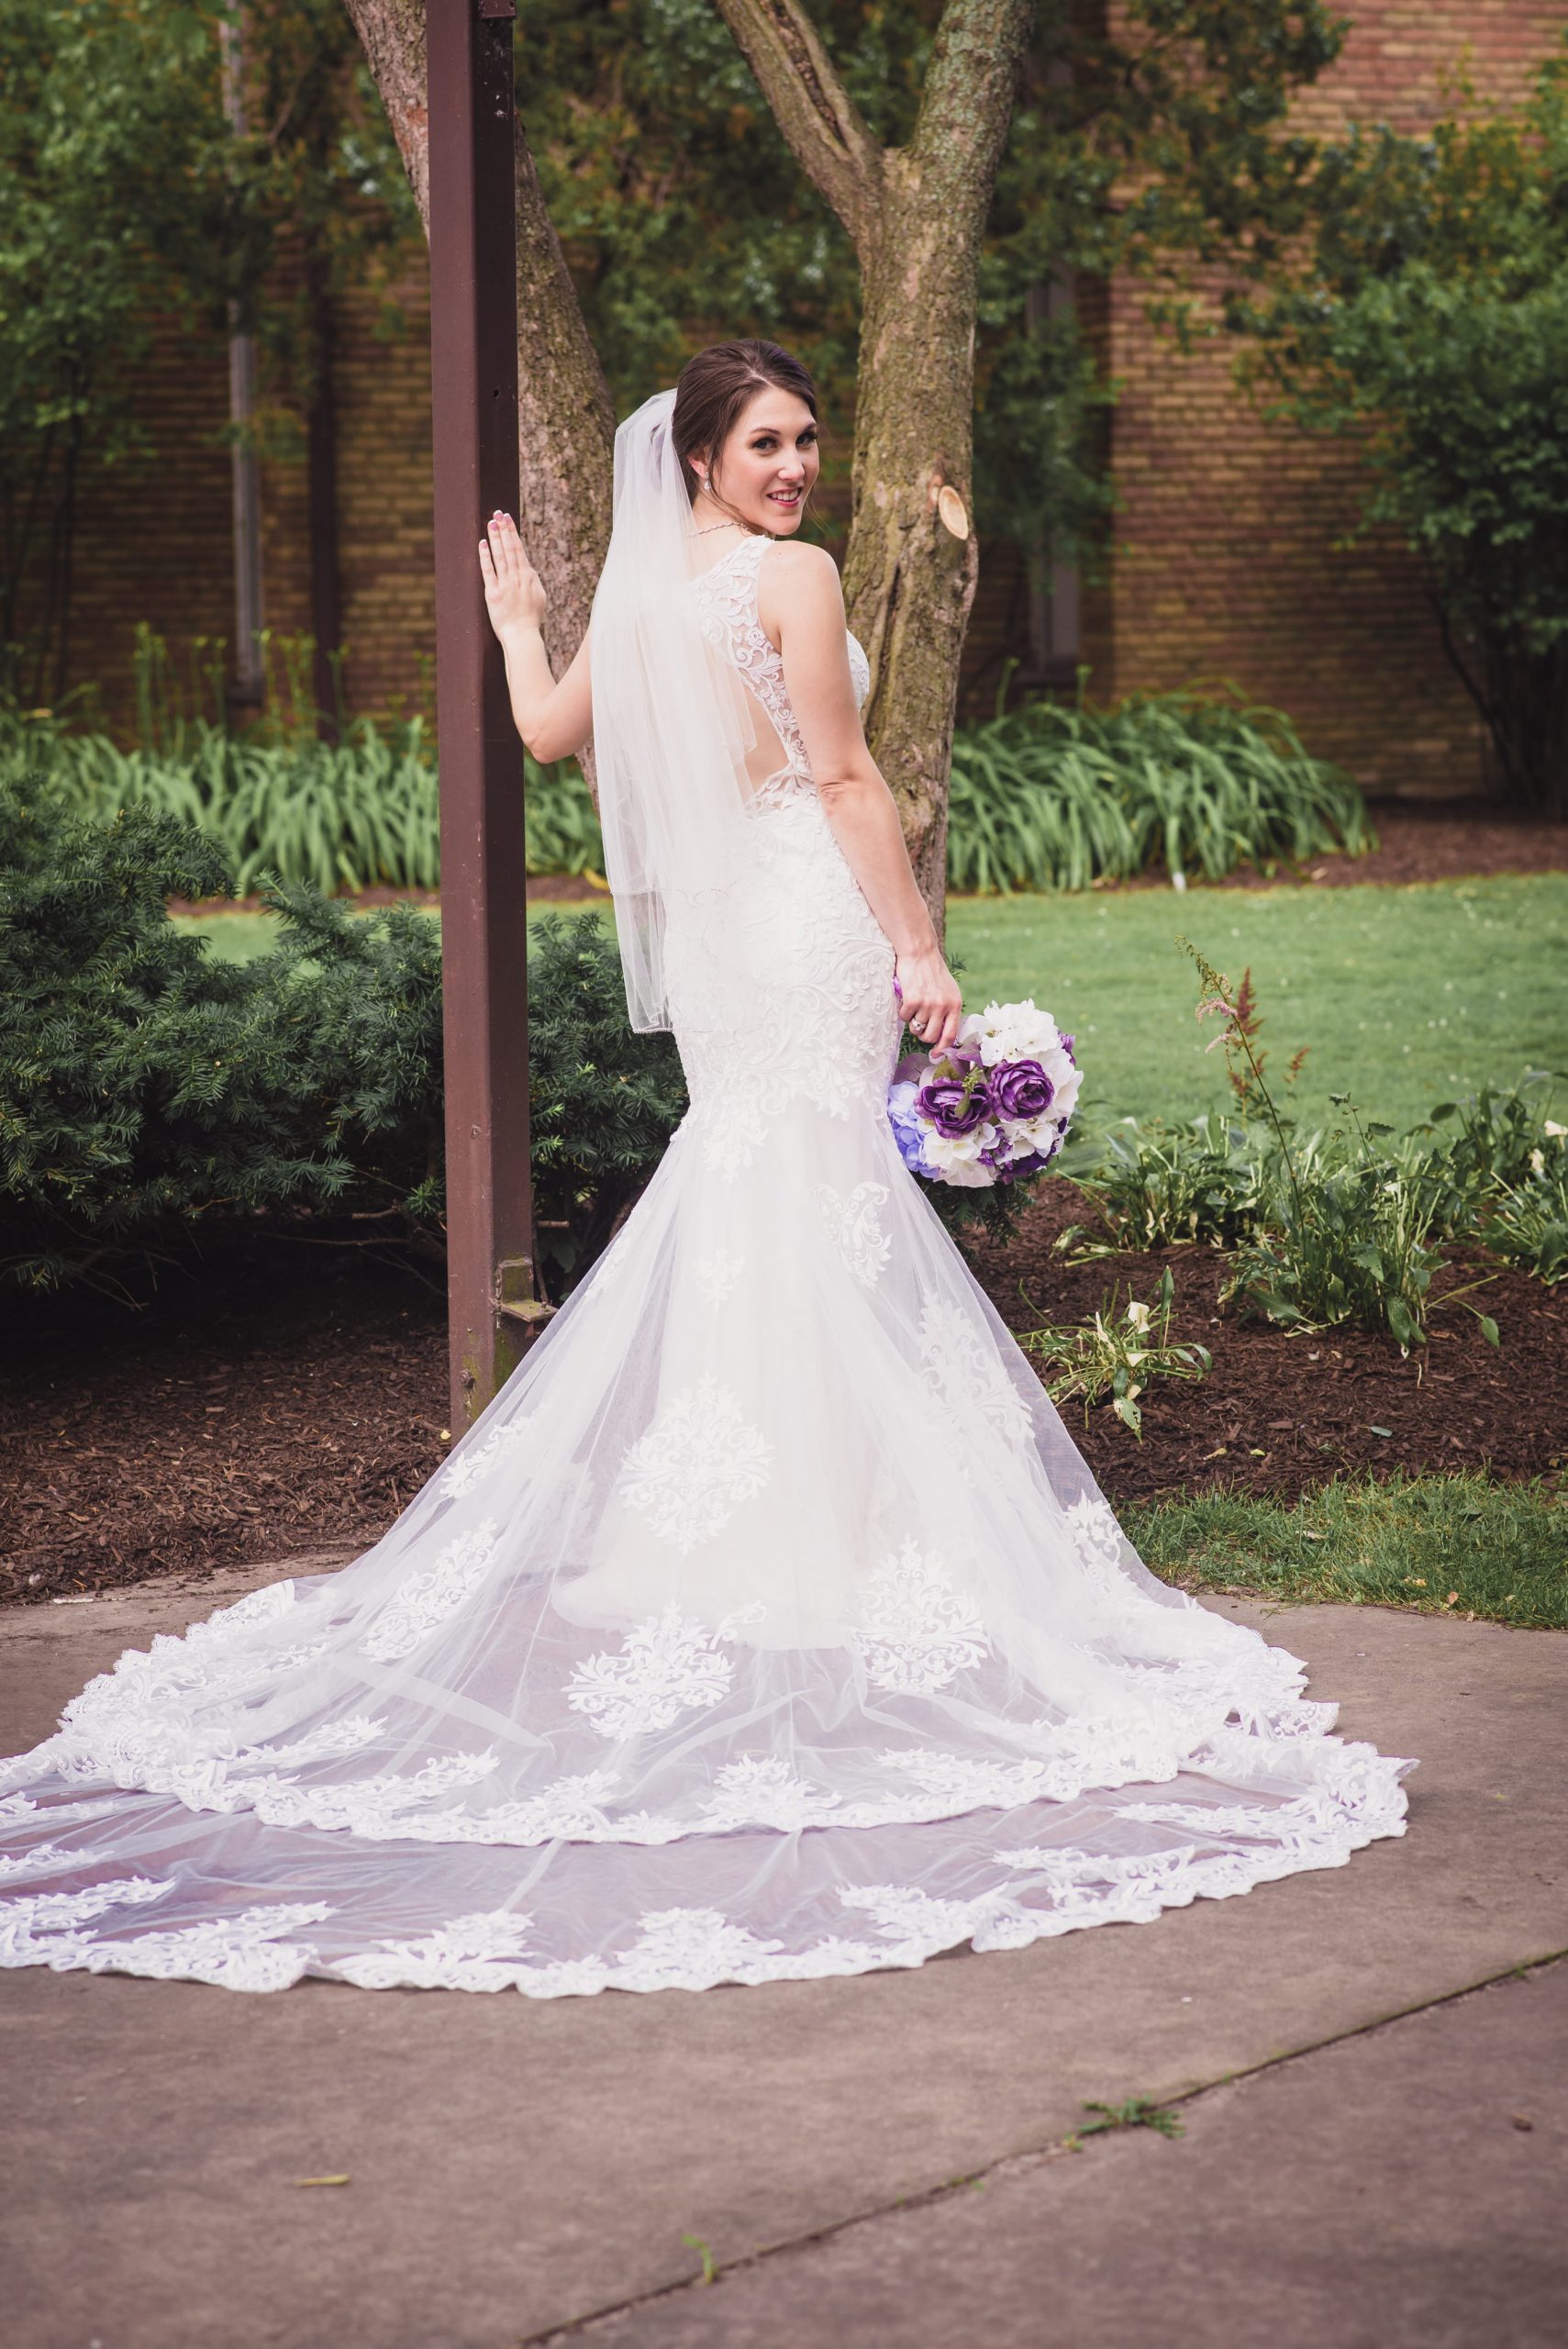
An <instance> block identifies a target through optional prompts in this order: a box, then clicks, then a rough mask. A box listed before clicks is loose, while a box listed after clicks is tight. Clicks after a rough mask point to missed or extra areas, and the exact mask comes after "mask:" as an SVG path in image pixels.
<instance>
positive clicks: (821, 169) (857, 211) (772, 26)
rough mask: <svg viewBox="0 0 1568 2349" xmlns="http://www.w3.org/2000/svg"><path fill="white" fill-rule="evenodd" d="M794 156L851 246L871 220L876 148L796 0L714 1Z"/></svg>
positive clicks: (875, 201)
mask: <svg viewBox="0 0 1568 2349" xmlns="http://www.w3.org/2000/svg"><path fill="white" fill-rule="evenodd" d="M714 6H716V7H717V10H718V13H719V15H720V16H721V17H723V18H724V21H725V23H726V24H727V25H728V28H729V30H730V33H731V34H732V36H733V38H734V40H735V45H736V47H737V48H738V49H739V50H740V54H741V55H742V57H744V59H745V60H746V62H747V64H748V65H749V66H750V67H751V72H752V74H753V76H754V78H755V80H756V83H757V87H758V88H759V90H761V92H762V96H763V98H764V100H765V101H766V103H767V106H768V108H769V111H770V112H771V113H772V115H773V119H774V121H775V122H776V123H777V124H778V127H779V128H780V129H781V130H782V131H783V133H784V137H785V139H788V141H789V144H790V146H791V148H792V149H793V150H794V153H795V160H796V161H797V162H798V163H799V164H800V167H801V169H802V170H803V171H804V172H805V173H806V174H807V175H808V177H809V178H811V179H812V180H813V181H814V182H815V183H816V184H817V187H819V188H820V189H821V191H822V194H823V195H825V196H826V197H827V199H828V203H829V204H830V205H831V206H832V207H833V209H834V211H835V212H836V213H837V214H838V216H839V217H840V220H841V221H842V222H843V224H844V226H845V228H847V229H848V230H849V232H850V235H851V237H852V238H853V239H854V241H855V244H856V246H857V248H860V249H862V250H863V248H864V245H865V241H866V239H868V238H869V237H870V236H871V234H872V232H873V229H874V228H875V225H876V217H877V211H878V207H879V203H880V198H881V189H882V148H881V146H880V145H879V144H878V142H877V140H876V139H874V138H873V135H872V132H871V130H870V128H869V127H868V126H867V124H866V121H865V118H864V117H863V116H862V113H861V111H860V108H859V107H858V106H856V105H855V103H854V101H853V99H852V98H851V96H850V94H849V92H848V91H847V90H846V89H845V87H844V85H843V83H842V82H841V81H840V78H839V72H838V69H837V67H836V66H835V65H834V63H833V61H832V59H831V58H830V57H829V56H828V51H827V50H826V49H825V48H824V47H823V44H822V39H821V36H820V35H819V34H818V32H817V28H816V26H815V25H814V24H813V23H812V21H811V19H810V17H808V16H807V15H806V11H805V9H804V8H803V7H802V6H800V0H714Z"/></svg>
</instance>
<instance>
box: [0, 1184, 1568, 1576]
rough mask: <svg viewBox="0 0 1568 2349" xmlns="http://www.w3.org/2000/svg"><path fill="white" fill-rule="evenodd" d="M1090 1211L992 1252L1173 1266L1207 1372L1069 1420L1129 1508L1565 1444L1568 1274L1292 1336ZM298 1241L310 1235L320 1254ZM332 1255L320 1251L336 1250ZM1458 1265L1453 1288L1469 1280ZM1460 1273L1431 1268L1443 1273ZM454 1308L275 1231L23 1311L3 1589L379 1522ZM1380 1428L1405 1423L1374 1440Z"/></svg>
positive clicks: (395, 1491) (13, 1383)
mask: <svg viewBox="0 0 1568 2349" xmlns="http://www.w3.org/2000/svg"><path fill="white" fill-rule="evenodd" d="M1084 1214H1085V1203H1084V1200H1083V1199H1082V1197H1081V1196H1080V1195H1079V1194H1077V1193H1076V1192H1075V1191H1074V1190H1073V1186H1071V1185H1069V1184H1067V1183H1065V1182H1061V1183H1057V1184H1053V1185H1050V1186H1047V1187H1046V1191H1045V1194H1044V1196H1043V1197H1042V1198H1041V1199H1040V1201H1039V1202H1038V1203H1037V1205H1036V1206H1035V1207H1034V1208H1031V1209H1030V1211H1029V1216H1028V1218H1027V1219H1026V1222H1025V1226H1024V1229H1023V1230H1022V1231H1021V1232H1020V1234H1019V1236H1018V1239H1017V1241H1015V1242H1014V1243H1013V1245H1012V1246H1011V1247H1010V1248H1008V1249H1006V1250H1005V1251H993V1252H990V1253H988V1254H987V1255H986V1256H985V1257H984V1259H983V1261H982V1264H981V1267H980V1269H981V1272H982V1276H983V1278H984V1282H985V1286H986V1287H987V1288H988V1290H989V1291H990V1293H991V1295H992V1297H994V1298H995V1302H996V1305H997V1307H998V1308H999V1310H1000V1311H1001V1312H1002V1313H1003V1314H1004V1315H1005V1317H1006V1319H1007V1320H1008V1321H1009V1322H1010V1323H1011V1324H1012V1326H1013V1327H1014V1328H1015V1329H1018V1330H1029V1329H1030V1328H1033V1327H1035V1326H1037V1324H1038V1320H1039V1318H1040V1315H1039V1312H1038V1311H1036V1310H1033V1309H1031V1308H1030V1306H1029V1303H1027V1302H1026V1298H1029V1299H1033V1300H1034V1301H1035V1305H1036V1307H1038V1308H1040V1309H1042V1310H1043V1311H1044V1312H1045V1313H1046V1314H1047V1315H1048V1316H1049V1318H1050V1319H1053V1320H1071V1319H1078V1318H1080V1317H1082V1316H1085V1315H1087V1314H1088V1313H1089V1312H1091V1311H1092V1310H1093V1308H1094V1307H1095V1305H1096V1304H1097V1303H1098V1302H1099V1300H1100V1298H1101V1297H1102V1296H1103V1294H1104V1292H1105V1291H1106V1289H1107V1288H1108V1287H1109V1286H1110V1285H1111V1282H1112V1281H1113V1280H1116V1281H1118V1282H1119V1283H1120V1284H1121V1286H1122V1290H1123V1294H1124V1296H1125V1294H1126V1291H1127V1286H1128V1284H1129V1281H1130V1284H1131V1287H1132V1291H1133V1293H1134V1294H1135V1295H1137V1296H1140V1297H1150V1296H1151V1295H1152V1293H1153V1290H1154V1287H1155V1286H1156V1284H1157V1282H1158V1279H1159V1275H1160V1271H1161V1268H1162V1264H1164V1263H1166V1262H1169V1264H1171V1266H1172V1270H1173V1277H1174V1280H1175V1286H1176V1295H1177V1300H1178V1302H1177V1317H1176V1322H1175V1325H1174V1333H1175V1334H1176V1335H1177V1336H1178V1337H1183V1336H1184V1337H1193V1338H1198V1339H1201V1340H1202V1341H1204V1342H1205V1343H1206V1344H1207V1345H1208V1346H1209V1347H1210V1349H1211V1351H1212V1353H1213V1354H1214V1369H1213V1371H1212V1372H1211V1374H1210V1375H1209V1376H1208V1377H1207V1378H1206V1379H1204V1380H1203V1381H1202V1382H1201V1383H1200V1384H1198V1385H1195V1386H1188V1385H1185V1384H1183V1383H1178V1382H1176V1381H1174V1380H1160V1381H1156V1382H1155V1384H1154V1386H1152V1388H1151V1390H1150V1392H1149V1393H1148V1395H1147V1396H1146V1397H1144V1398H1143V1427H1144V1435H1143V1441H1142V1442H1141V1443H1139V1442H1135V1441H1134V1439H1133V1437H1132V1436H1131V1435H1130V1433H1129V1431H1127V1430H1126V1429H1124V1428H1123V1427H1122V1426H1121V1425H1120V1424H1119V1422H1118V1421H1117V1420H1116V1419H1114V1418H1113V1417H1112V1416H1111V1415H1110V1414H1109V1413H1108V1412H1106V1411H1104V1410H1097V1411H1095V1413H1093V1414H1092V1415H1091V1418H1090V1420H1089V1424H1088V1426H1087V1428H1084V1425H1083V1423H1082V1413H1081V1411H1080V1410H1079V1409H1078V1408H1077V1407H1075V1406H1074V1407H1069V1416H1068V1425H1069V1428H1070V1429H1071V1431H1072V1432H1073V1436H1074V1438H1075V1439H1076V1440H1077V1441H1078V1442H1080V1443H1081V1444H1082V1446H1083V1448H1084V1452H1085V1453H1086V1454H1087V1455H1088V1458H1089V1460H1090V1462H1091V1464H1092V1465H1093V1467H1094V1469H1095V1475H1097V1476H1098V1477H1099V1478H1100V1480H1101V1481H1102V1483H1103V1484H1104V1486H1105V1487H1106V1491H1107V1492H1108V1493H1109V1494H1110V1496H1111V1497H1112V1499H1113V1500H1114V1501H1117V1502H1118V1503H1119V1502H1123V1501H1127V1500H1132V1499H1147V1498H1151V1497H1155V1496H1157V1495H1159V1494H1162V1493H1170V1492H1174V1491H1178V1490H1181V1489H1186V1490H1189V1491H1203V1490H1211V1489H1216V1488H1218V1487H1221V1486H1230V1487H1234V1488H1239V1489H1242V1490H1248V1491H1254V1492H1267V1493H1273V1494H1279V1495H1284V1496H1287V1497H1290V1496H1294V1495H1296V1494H1297V1493H1300V1492H1302V1491H1303V1490H1307V1489H1310V1488H1311V1487H1313V1486H1318V1485H1320V1484H1322V1483H1323V1482H1324V1481H1325V1480H1326V1479H1328V1478H1329V1477H1330V1476H1333V1475H1339V1474H1344V1475H1360V1474H1363V1473H1366V1472H1371V1473H1373V1474H1376V1473H1379V1472H1384V1473H1386V1472H1387V1471H1388V1470H1390V1469H1393V1468H1396V1467H1397V1468H1402V1469H1407V1470H1415V1469H1439V1468H1446V1469H1455V1468H1462V1467H1465V1468H1476V1467H1484V1468H1486V1469H1487V1470H1489V1471H1490V1472H1491V1473H1492V1474H1493V1475H1498V1476H1502V1477H1522V1476H1528V1475H1536V1474H1540V1473H1542V1472H1545V1471H1548V1470H1550V1469H1551V1468H1552V1467H1554V1466H1555V1465H1557V1464H1560V1463H1561V1462H1562V1459H1563V1456H1564V1453H1565V1451H1568V1434H1565V1432H1564V1431H1568V1292H1562V1293H1558V1294H1554V1293H1553V1292H1551V1291H1550V1290H1547V1289H1544V1288H1542V1287H1541V1286H1540V1283H1539V1282H1536V1281H1532V1280H1529V1279H1528V1278H1527V1277H1526V1276H1525V1275H1522V1274H1517V1273H1506V1274H1504V1275H1502V1277H1501V1278H1499V1279H1497V1280H1496V1281H1494V1282H1493V1283H1491V1285H1490V1286H1488V1287H1487V1288H1485V1290H1484V1291H1479V1292H1476V1293H1475V1297H1473V1299H1472V1301H1473V1302H1474V1301H1476V1298H1479V1299H1481V1300H1483V1301H1484V1302H1485V1307H1486V1309H1487V1310H1488V1311H1489V1312H1491V1313H1492V1314H1494V1315H1495V1316H1496V1319H1497V1320H1498V1321H1499V1322H1500V1323H1501V1325H1502V1330H1503V1351H1502V1353H1500V1354H1497V1353H1493V1352H1492V1350H1491V1349H1490V1348H1489V1347H1488V1346H1487V1345H1486V1344H1485V1341H1484V1340H1483V1339H1482V1337H1481V1335H1480V1332H1479V1330H1478V1329H1477V1327H1476V1324H1475V1322H1474V1320H1473V1318H1472V1316H1471V1315H1470V1314H1468V1313H1466V1312H1464V1311H1463V1310H1462V1309H1460V1308H1454V1309H1452V1310H1451V1311H1450V1312H1448V1313H1447V1314H1445V1313H1443V1312H1441V1311H1439V1313H1438V1314H1437V1316H1436V1320H1435V1327H1434V1335H1433V1340H1432V1342H1431V1344H1430V1345H1429V1347H1428V1348H1427V1350H1426V1355H1425V1357H1422V1356H1421V1355H1420V1354H1416V1355H1413V1356H1412V1357H1411V1358H1410V1359H1409V1360H1408V1361H1401V1359H1400V1356H1399V1352H1398V1349H1397V1348H1396V1346H1395V1345H1394V1344H1393V1343H1392V1341H1389V1340H1387V1339H1383V1338H1375V1337H1372V1336H1369V1335H1367V1334H1366V1333H1365V1332H1363V1331H1360V1330H1336V1331H1334V1332H1332V1333H1331V1334H1329V1335H1328V1336H1324V1337H1312V1338H1302V1337H1287V1336H1284V1335H1282V1334H1281V1333H1280V1332H1279V1331H1277V1330H1270V1329H1269V1328H1267V1327H1266V1326H1265V1325H1262V1324H1247V1323H1240V1322H1237V1321H1235V1320H1233V1319H1224V1320H1218V1319H1216V1316H1217V1312H1218V1308H1217V1303H1216V1292H1217V1289H1218V1281H1219V1275H1220V1265H1219V1261H1218V1258H1217V1257H1216V1256H1214V1255H1213V1254H1212V1253H1211V1252H1208V1251H1207V1250H1200V1249H1191V1248H1186V1249H1176V1250H1173V1251H1170V1252H1168V1254H1167V1255H1164V1256H1154V1257H1142V1256H1138V1257H1118V1258H1116V1259H1107V1260H1105V1261H1103V1262H1100V1263H1095V1264H1083V1265H1073V1264H1068V1263H1067V1262H1066V1261H1065V1259H1064V1258H1063V1257H1062V1255H1061V1254H1059V1253H1057V1252H1056V1251H1055V1249H1054V1246H1053V1242H1054V1241H1055V1238H1056V1236H1057V1234H1058V1233H1059V1232H1060V1231H1061V1230H1062V1229H1063V1228H1064V1226H1065V1225H1066V1224H1068V1223H1069V1222H1072V1221H1074V1220H1080V1219H1084ZM302 1253H303V1252H302ZM310 1253H311V1255H312V1257H313V1258H315V1257H316V1252H315V1251H311V1252H310ZM1478 1268H1479V1267H1478V1265H1477V1264H1469V1263H1467V1262H1465V1261H1464V1260H1462V1259H1460V1260H1457V1261H1456V1262H1455V1263H1454V1264H1453V1265H1452V1266H1451V1267H1450V1268H1449V1270H1448V1272H1447V1274H1446V1275H1445V1276H1444V1280H1445V1281H1446V1286H1450V1287H1452V1286H1458V1285H1459V1284H1460V1283H1461V1282H1462V1281H1463V1280H1467V1279H1470V1278H1473V1275H1474V1273H1475V1271H1476V1270H1477V1269H1478ZM1444 1280H1440V1282H1439V1283H1438V1284H1437V1285H1436V1286H1443V1285H1444ZM446 1393H447V1384H446V1329H445V1312H444V1308H443V1304H442V1300H441V1298H440V1297H439V1295H437V1294H436V1293H435V1292H434V1291H433V1290H431V1289H430V1288H428V1287H427V1286H424V1285H423V1284H422V1283H421V1282H420V1281H419V1280H418V1279H417V1278H416V1277H415V1276H414V1275H410V1274H408V1273H407V1272H399V1271H397V1270H395V1269H394V1268H391V1267H388V1266H384V1265H378V1264H365V1263H362V1262H358V1261H354V1262H347V1261H339V1259H338V1258H336V1257H335V1256H332V1255H329V1254H328V1253H326V1252H321V1254H320V1256H319V1260H318V1261H312V1262H311V1263H309V1264H300V1263H299V1262H298V1260H297V1259H296V1258H295V1259H290V1258H284V1257H283V1256H281V1255H280V1253H279V1252H278V1251H277V1250H276V1249H274V1250H272V1251H271V1252H261V1253H258V1254H257V1255H256V1256H254V1257H252V1258H250V1259H249V1260H247V1261H245V1262H244V1263H228V1264H217V1265H214V1266H212V1267H211V1268H209V1271H208V1274H207V1275H206V1279H205V1281H202V1282H200V1283H198V1281H197V1280H196V1279H195V1278H193V1277H191V1276H188V1275H187V1276H182V1275H172V1277H171V1276H167V1275H166V1276H165V1279H164V1284H163V1286H161V1289H160V1291H159V1293H158V1295H157V1296H156V1297H154V1298H153V1300H152V1301H151V1302H150V1304H149V1305H148V1306H147V1307H146V1308H144V1309H143V1310H142V1311H141V1312H140V1313H139V1314H137V1315H135V1316H134V1317H133V1316H130V1315H128V1313H127V1312H126V1311H125V1309H124V1308H119V1307H116V1306H112V1305H107V1304H105V1303H104V1302H103V1301H102V1300H98V1299H87V1298H83V1297H65V1298H56V1299H53V1300H50V1301H48V1302H47V1303H44V1304H41V1305H24V1306H23V1307H22V1308H20V1309H18V1310H16V1311H15V1312H13V1313H12V1314H11V1316H10V1319H9V1327H8V1329H7V1332H6V1342H5V1346H4V1350H3V1351H0V1461H3V1462H4V1467H3V1469H0V1598H10V1599H17V1600H22V1601H24V1602H25V1601H29V1600H31V1601H37V1600H40V1599H45V1598H52V1597H60V1596H66V1595H69V1594H71V1593H72V1592H78V1591H84V1590H95V1589H105V1588H110V1587H113V1586H117V1585H119V1584H124V1583H131V1582H138V1581H141V1580H143V1579H145V1578H146V1577H148V1576H150V1575H157V1574H161V1573H169V1572H174V1571H180V1572H184V1573H190V1572H193V1571H200V1570H201V1569H202V1568H204V1567H206V1566H209V1565H217V1564H236V1563H239V1562H242V1561H244V1560H247V1559H253V1558H277V1557H283V1556H286V1555H287V1554H289V1553H291V1552H299V1551H304V1550H311V1551H317V1552H319V1551H324V1550H326V1551H330V1550H334V1549H339V1548H340V1549H341V1552H342V1554H343V1555H344V1556H345V1557H347V1556H350V1555H353V1554H355V1553H357V1552H358V1551H360V1550H361V1549H364V1548H366V1547H368V1546H369V1544H370V1543H371V1542H373V1541H374V1540H376V1539H377V1537H378V1536H379V1535H380V1534H381V1533H383V1532H384V1531H385V1529H386V1527H387V1526H388V1525H389V1524H390V1523H391V1522H392V1520H393V1519H394V1518H395V1516H396V1514H397V1512H398V1510H399V1509H400V1508H402V1507H403V1506H404V1505H405V1504H406V1502H407V1500H408V1499H409V1498H410V1497H411V1496H412V1494H413V1493H414V1492H416V1491H417V1488H418V1487H419V1486H420V1485H421V1484H422V1483H424V1481H425V1480H426V1479H427V1478H428V1476H429V1475H431V1474H432V1473H433V1471H434V1470H435V1469H436V1468H437V1467H438V1466H439V1463H440V1461H441V1459H442V1457H443V1455H444V1453H445V1451H446V1443H445V1442H444V1441H443V1438H442V1431H443V1428H444V1427H445V1424H446ZM1380 1430H1386V1431H1387V1432H1386V1433H1381V1432H1379V1431H1380Z"/></svg>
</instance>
